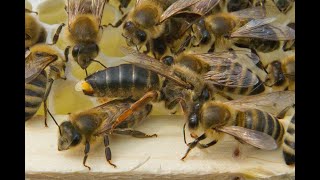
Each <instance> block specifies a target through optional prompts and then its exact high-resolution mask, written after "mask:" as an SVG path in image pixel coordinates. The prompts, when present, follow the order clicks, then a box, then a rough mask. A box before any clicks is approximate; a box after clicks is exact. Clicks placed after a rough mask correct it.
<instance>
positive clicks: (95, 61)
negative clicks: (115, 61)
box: [91, 59, 107, 69]
mask: <svg viewBox="0 0 320 180" xmlns="http://www.w3.org/2000/svg"><path fill="white" fill-rule="evenodd" d="M91 61H93V62H96V63H99V64H100V65H101V66H103V67H104V68H106V69H107V66H105V65H104V64H102V63H101V62H100V61H98V60H95V59H91Z"/></svg>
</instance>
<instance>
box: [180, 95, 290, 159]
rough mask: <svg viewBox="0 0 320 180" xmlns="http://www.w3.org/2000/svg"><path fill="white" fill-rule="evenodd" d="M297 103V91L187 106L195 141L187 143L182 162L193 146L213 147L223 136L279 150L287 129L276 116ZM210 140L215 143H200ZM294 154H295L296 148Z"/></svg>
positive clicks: (262, 147)
mask: <svg viewBox="0 0 320 180" xmlns="http://www.w3.org/2000/svg"><path fill="white" fill-rule="evenodd" d="M294 103H295V94H294V92H292V91H281V92H273V93H267V94H259V95H254V96H248V97H243V98H240V99H237V100H233V101H228V102H220V101H206V102H204V103H199V102H192V103H191V104H186V105H185V107H187V110H186V117H187V122H186V125H187V127H188V129H189V131H190V135H191V137H193V138H195V140H194V141H193V142H191V143H188V144H187V143H186V142H185V143H186V144H187V145H188V150H187V152H186V153H185V155H184V156H183V157H182V160H184V159H185V158H186V157H187V155H188V154H189V152H190V151H191V150H192V149H193V148H194V147H199V148H201V149H203V148H208V147H210V146H213V145H215V144H216V143H217V142H218V141H219V140H220V139H221V138H222V137H223V135H224V134H229V135H231V136H233V137H235V139H236V140H238V141H240V142H241V143H247V144H250V145H252V146H254V147H257V148H259V149H263V150H275V149H277V148H278V147H280V146H281V145H282V144H283V140H284V136H285V127H284V125H283V124H282V122H281V121H279V120H278V118H277V116H278V115H279V114H282V113H283V111H284V110H285V111H288V108H291V107H292V106H294ZM289 131H290V130H289ZM199 133H200V135H198V134H199ZM207 138H209V139H210V140H212V141H211V142H210V143H208V144H201V141H203V140H205V139H207ZM292 141H293V143H294V140H292V138H291V139H290V142H292ZM287 144H288V143H287ZM290 147H292V146H290ZM291 151H294V146H293V150H291ZM285 160H286V159H285ZM291 163H292V162H291ZM293 164H294V162H293Z"/></svg>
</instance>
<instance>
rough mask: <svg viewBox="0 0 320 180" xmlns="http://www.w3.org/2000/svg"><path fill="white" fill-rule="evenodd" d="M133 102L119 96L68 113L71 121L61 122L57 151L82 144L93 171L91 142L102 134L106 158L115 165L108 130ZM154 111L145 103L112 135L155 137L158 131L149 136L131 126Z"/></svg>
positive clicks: (84, 163) (85, 158)
mask: <svg viewBox="0 0 320 180" xmlns="http://www.w3.org/2000/svg"><path fill="white" fill-rule="evenodd" d="M133 102H134V101H133V100H132V99H116V100H112V101H109V102H107V103H104V104H102V105H100V106H97V107H94V108H91V109H88V110H84V111H80V112H75V113H71V114H69V118H68V120H67V121H64V122H62V123H61V124H60V129H61V132H60V134H59V138H58V150H59V151H64V150H68V149H71V148H73V147H75V146H79V145H81V144H83V145H84V146H85V148H84V153H85V156H84V158H83V165H84V166H85V167H87V168H88V169H89V170H90V169H91V168H90V167H89V166H87V165H86V160H87V158H88V154H89V151H90V142H92V141H93V140H94V138H95V137H96V136H103V138H104V140H103V141H104V146H105V155H106V160H107V162H108V163H109V164H110V165H111V166H113V167H116V165H115V164H113V163H112V162H111V150H110V147H109V137H108V136H109V135H110V134H111V133H110V131H109V129H110V127H111V125H112V124H113V121H114V120H115V119H116V118H117V116H118V115H119V114H121V113H122V112H123V111H124V110H126V109H127V108H129V107H130V105H131V104H132V103H133ZM151 110H152V105H151V104H147V105H145V106H144V107H143V108H141V109H140V110H139V111H137V112H135V113H133V114H132V115H131V116H129V117H128V118H127V119H126V120H125V121H124V122H122V123H121V124H119V126H117V127H116V129H114V130H113V132H112V134H119V135H129V136H133V137H136V138H149V137H156V136H157V135H156V134H153V135H148V134H145V133H143V132H141V131H137V130H134V129H132V128H133V127H134V126H135V125H137V124H139V123H141V122H142V121H143V120H144V119H145V118H146V117H147V116H148V114H149V113H150V112H151Z"/></svg>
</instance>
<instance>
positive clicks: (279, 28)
mask: <svg viewBox="0 0 320 180" xmlns="http://www.w3.org/2000/svg"><path fill="white" fill-rule="evenodd" d="M274 20H275V18H266V19H254V20H251V21H249V22H248V23H247V24H245V25H244V26H242V27H240V28H239V29H237V30H236V31H235V32H233V33H232V34H231V37H232V38H235V37H237V38H258V39H266V40H272V41H284V40H294V39H295V30H293V29H291V28H290V27H288V26H284V25H279V24H270V23H271V22H273V21H274Z"/></svg>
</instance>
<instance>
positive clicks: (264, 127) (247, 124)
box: [235, 109, 285, 145]
mask: <svg viewBox="0 0 320 180" xmlns="http://www.w3.org/2000/svg"><path fill="white" fill-rule="evenodd" d="M235 125H237V126H240V127H244V128H247V129H252V130H256V131H260V132H264V133H266V134H268V135H270V136H271V137H273V138H274V140H275V141H276V142H277V144H278V145H281V143H282V139H283V135H284V133H285V132H284V128H283V125H282V124H281V123H280V122H279V120H278V119H277V118H276V117H273V116H271V115H270V114H269V113H266V112H263V111H260V110H257V109H251V110H247V111H245V112H238V113H237V116H236V123H235Z"/></svg>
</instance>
